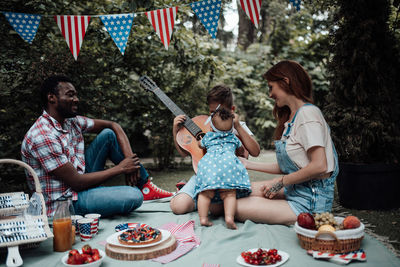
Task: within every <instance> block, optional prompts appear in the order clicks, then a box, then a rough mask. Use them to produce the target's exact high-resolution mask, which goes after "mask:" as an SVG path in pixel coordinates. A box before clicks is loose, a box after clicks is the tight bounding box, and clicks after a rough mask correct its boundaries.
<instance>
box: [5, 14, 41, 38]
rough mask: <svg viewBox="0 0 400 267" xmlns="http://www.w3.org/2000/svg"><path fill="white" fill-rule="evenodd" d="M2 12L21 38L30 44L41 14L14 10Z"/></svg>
mask: <svg viewBox="0 0 400 267" xmlns="http://www.w3.org/2000/svg"><path fill="white" fill-rule="evenodd" d="M3 14H4V16H6V19H7V20H8V22H9V23H10V24H11V26H13V28H14V30H15V31H16V32H17V33H18V34H19V35H20V36H21V38H22V39H24V40H25V41H26V42H28V43H30V44H32V41H33V39H34V38H35V35H36V32H37V29H38V27H39V24H40V19H41V18H42V16H41V15H34V14H25V13H15V12H3Z"/></svg>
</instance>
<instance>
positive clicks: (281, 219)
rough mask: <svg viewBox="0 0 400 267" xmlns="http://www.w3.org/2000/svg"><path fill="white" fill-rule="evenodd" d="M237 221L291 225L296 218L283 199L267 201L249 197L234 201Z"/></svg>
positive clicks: (261, 198) (262, 198)
mask: <svg viewBox="0 0 400 267" xmlns="http://www.w3.org/2000/svg"><path fill="white" fill-rule="evenodd" d="M236 203H237V205H236V216H235V218H236V219H237V220H238V221H241V222H243V221H245V220H251V221H253V222H257V223H269V224H293V223H294V222H295V221H296V219H297V217H296V214H295V213H294V212H293V211H292V209H291V208H290V206H289V204H288V202H287V201H286V200H284V199H275V198H274V199H267V198H264V197H257V196H250V197H245V198H240V199H238V200H237V201H236Z"/></svg>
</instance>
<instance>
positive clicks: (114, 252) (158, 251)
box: [106, 235, 178, 261]
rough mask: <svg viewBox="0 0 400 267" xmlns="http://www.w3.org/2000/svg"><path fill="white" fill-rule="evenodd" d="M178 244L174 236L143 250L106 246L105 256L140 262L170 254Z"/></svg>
mask: <svg viewBox="0 0 400 267" xmlns="http://www.w3.org/2000/svg"><path fill="white" fill-rule="evenodd" d="M177 245H178V243H177V242H176V239H175V237H174V235H171V236H170V237H169V238H168V239H167V240H165V241H163V242H162V243H160V244H157V245H154V246H151V247H145V248H138V247H134V248H127V247H119V246H116V245H112V244H109V243H107V244H106V255H107V256H108V257H110V258H113V259H116V260H122V261H140V260H148V259H153V258H157V257H160V256H163V255H166V254H169V253H171V252H172V251H174V250H175V249H176V247H177Z"/></svg>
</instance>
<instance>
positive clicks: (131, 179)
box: [118, 154, 140, 186]
mask: <svg viewBox="0 0 400 267" xmlns="http://www.w3.org/2000/svg"><path fill="white" fill-rule="evenodd" d="M118 165H119V166H120V167H121V168H122V169H123V173H124V174H125V183H126V184H127V185H130V186H136V184H137V181H138V180H139V179H140V171H139V169H140V160H139V158H138V156H137V155H136V154H133V155H132V156H131V157H128V158H125V159H123V160H122V161H121V162H120V163H119V164H118Z"/></svg>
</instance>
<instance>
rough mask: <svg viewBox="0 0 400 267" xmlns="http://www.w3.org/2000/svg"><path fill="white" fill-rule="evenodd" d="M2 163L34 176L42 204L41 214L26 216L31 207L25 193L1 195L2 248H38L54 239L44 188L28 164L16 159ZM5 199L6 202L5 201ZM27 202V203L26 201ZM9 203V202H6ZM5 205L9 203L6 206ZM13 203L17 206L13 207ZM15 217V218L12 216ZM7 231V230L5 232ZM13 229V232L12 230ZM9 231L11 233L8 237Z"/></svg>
mask: <svg viewBox="0 0 400 267" xmlns="http://www.w3.org/2000/svg"><path fill="white" fill-rule="evenodd" d="M1 163H11V164H17V165H19V166H22V167H24V168H26V169H27V170H28V172H29V173H30V174H31V175H32V176H33V179H34V182H35V191H36V194H35V199H36V200H37V203H38V202H40V207H41V212H40V213H41V214H39V215H25V214H23V212H24V210H25V209H27V208H28V207H29V203H30V202H29V200H28V198H29V196H28V195H25V194H24V193H23V192H13V193H5V194H0V196H1V197H2V199H3V202H2V203H3V205H2V206H1V207H2V208H0V248H2V247H12V246H21V245H22V247H24V248H32V247H37V246H38V245H39V243H40V242H42V241H44V240H46V239H47V238H50V237H53V233H52V232H51V230H50V228H49V223H48V220H47V214H46V204H45V202H44V198H43V194H42V188H41V186H40V182H39V178H38V176H37V175H36V173H35V171H34V170H33V169H32V168H31V167H30V166H29V165H28V164H26V163H24V162H22V161H19V160H14V159H0V164H1ZM4 199H5V200H4ZM25 200H26V201H25ZM5 201H7V202H5ZM4 203H7V204H6V205H4ZM13 203H14V204H15V203H16V204H17V205H13ZM10 215H15V216H10ZM5 229H6V230H5ZM10 229H11V230H10ZM7 231H8V232H11V234H10V235H7Z"/></svg>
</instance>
